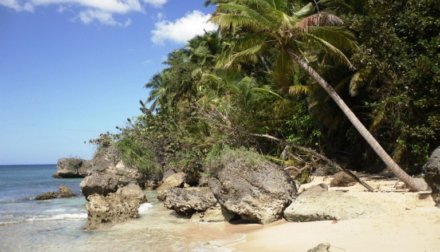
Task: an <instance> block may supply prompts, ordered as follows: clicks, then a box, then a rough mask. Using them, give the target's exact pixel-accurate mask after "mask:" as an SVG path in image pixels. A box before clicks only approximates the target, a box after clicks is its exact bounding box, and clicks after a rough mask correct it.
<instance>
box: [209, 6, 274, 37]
mask: <svg viewBox="0 0 440 252" xmlns="http://www.w3.org/2000/svg"><path fill="white" fill-rule="evenodd" d="M264 14H265V13H264V12H263V13H260V12H258V11H257V10H254V9H252V8H250V7H248V6H245V5H240V4H235V3H226V4H219V6H218V7H217V10H216V12H215V13H214V15H213V16H212V17H211V21H212V22H214V23H216V24H218V25H219V26H220V29H222V30H228V29H230V28H232V29H233V30H234V31H235V30H236V29H237V28H241V27H247V28H250V29H253V30H264V29H268V28H270V27H272V25H273V22H271V21H270V20H268V19H267V18H266V16H265V15H264Z"/></svg>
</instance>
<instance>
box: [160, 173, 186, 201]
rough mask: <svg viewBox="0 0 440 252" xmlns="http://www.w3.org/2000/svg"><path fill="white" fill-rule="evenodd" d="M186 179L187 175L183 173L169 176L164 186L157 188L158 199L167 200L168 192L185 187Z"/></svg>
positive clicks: (163, 183)
mask: <svg viewBox="0 0 440 252" xmlns="http://www.w3.org/2000/svg"><path fill="white" fill-rule="evenodd" d="M185 179H186V174H185V173H183V172H178V173H174V174H172V175H170V176H168V177H167V178H166V179H165V180H164V181H163V182H162V184H161V185H160V186H159V187H158V188H157V198H158V199H159V200H162V201H163V200H165V198H166V194H167V191H168V190H169V189H172V188H176V187H183V185H184V183H185Z"/></svg>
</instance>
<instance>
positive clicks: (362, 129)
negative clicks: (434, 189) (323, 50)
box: [290, 53, 428, 191]
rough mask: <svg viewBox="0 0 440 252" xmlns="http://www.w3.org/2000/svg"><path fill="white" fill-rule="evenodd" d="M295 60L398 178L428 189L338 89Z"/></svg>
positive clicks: (412, 186)
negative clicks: (391, 153)
mask: <svg viewBox="0 0 440 252" xmlns="http://www.w3.org/2000/svg"><path fill="white" fill-rule="evenodd" d="M290 54H291V56H292V58H293V60H294V61H295V62H297V63H298V64H299V65H300V66H301V67H302V68H303V69H304V70H305V71H306V72H307V73H308V74H309V75H310V76H311V77H312V78H313V79H315V80H316V81H317V82H318V83H319V85H320V86H321V87H322V88H324V90H325V91H326V92H327V93H328V94H329V95H330V97H331V98H332V99H333V100H334V101H335V102H336V104H337V105H338V106H339V108H340V109H341V110H342V112H344V114H345V115H346V116H347V118H348V120H350V122H351V123H352V124H353V126H354V127H355V128H356V129H357V131H358V132H359V133H360V134H361V135H362V137H363V138H364V139H365V140H366V141H367V143H368V144H369V145H370V146H371V148H373V150H374V151H375V152H376V153H377V155H378V156H379V157H380V158H381V159H382V161H383V162H384V163H385V164H386V165H387V166H388V168H389V169H390V170H391V171H392V172H393V173H394V175H396V177H397V178H399V179H400V180H402V181H403V182H404V183H405V184H406V185H407V186H408V188H409V189H410V190H412V191H423V190H427V188H428V185H427V184H426V182H425V181H424V180H423V179H416V178H413V177H411V176H409V175H408V174H407V173H406V172H405V171H404V170H403V169H402V168H400V166H399V165H398V164H397V163H396V162H394V160H393V159H392V158H391V157H390V156H389V155H388V153H387V152H386V151H385V150H384V149H383V148H382V146H381V145H380V144H379V143H378V142H377V140H376V139H375V138H374V137H373V135H371V133H370V132H369V131H368V130H367V129H366V128H365V126H364V125H363V124H362V122H361V121H359V119H358V118H357V117H356V115H355V114H354V113H353V111H351V109H350V108H349V107H348V106H347V104H345V102H344V101H343V100H342V98H341V97H340V96H339V95H338V93H337V92H336V90H335V89H334V88H333V87H332V86H330V85H329V84H328V83H327V82H326V81H325V80H324V79H323V78H322V77H321V76H320V75H319V74H318V73H317V72H316V71H315V70H314V69H313V68H312V67H311V66H309V64H307V62H306V61H305V60H304V59H303V58H302V57H301V56H299V55H297V54H295V53H290Z"/></svg>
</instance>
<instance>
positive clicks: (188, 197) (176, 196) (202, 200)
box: [164, 187, 217, 216]
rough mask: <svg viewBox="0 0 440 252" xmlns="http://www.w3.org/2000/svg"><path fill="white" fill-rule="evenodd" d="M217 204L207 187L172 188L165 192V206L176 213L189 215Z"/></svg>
mask: <svg viewBox="0 0 440 252" xmlns="http://www.w3.org/2000/svg"><path fill="white" fill-rule="evenodd" d="M216 204H217V200H216V199H215V197H214V194H212V192H211V190H210V189H209V187H190V188H172V189H170V190H168V192H167V193H166V199H165V202H164V205H165V207H167V208H169V209H173V210H174V211H176V212H177V213H178V214H181V215H186V216H190V215H192V214H193V213H194V212H202V211H206V210H207V209H208V208H210V207H213V206H215V205H216Z"/></svg>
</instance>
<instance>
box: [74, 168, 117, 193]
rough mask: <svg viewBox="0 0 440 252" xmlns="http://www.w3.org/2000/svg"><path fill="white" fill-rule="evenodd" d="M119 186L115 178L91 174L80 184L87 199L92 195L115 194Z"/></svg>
mask: <svg viewBox="0 0 440 252" xmlns="http://www.w3.org/2000/svg"><path fill="white" fill-rule="evenodd" d="M118 185H120V183H119V180H118V178H117V176H115V175H114V174H106V173H93V174H92V175H89V176H87V177H85V178H84V179H83V180H82V181H81V184H80V187H81V191H82V193H83V195H84V197H86V198H88V197H89V196H90V195H92V194H99V195H103V196H105V195H107V194H109V193H111V192H116V191H117V190H118Z"/></svg>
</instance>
